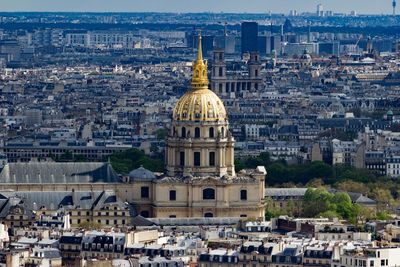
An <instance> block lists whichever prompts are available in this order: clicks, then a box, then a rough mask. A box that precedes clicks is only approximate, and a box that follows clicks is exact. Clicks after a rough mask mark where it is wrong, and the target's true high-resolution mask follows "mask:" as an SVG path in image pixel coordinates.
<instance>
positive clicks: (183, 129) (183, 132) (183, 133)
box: [181, 127, 186, 138]
mask: <svg viewBox="0 0 400 267" xmlns="http://www.w3.org/2000/svg"><path fill="white" fill-rule="evenodd" d="M181 136H182V137H183V138H185V137H186V128H185V127H182V134H181Z"/></svg>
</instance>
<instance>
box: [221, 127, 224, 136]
mask: <svg viewBox="0 0 400 267" xmlns="http://www.w3.org/2000/svg"><path fill="white" fill-rule="evenodd" d="M221 137H222V138H224V137H225V128H224V127H222V128H221Z"/></svg>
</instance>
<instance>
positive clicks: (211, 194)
mask: <svg viewBox="0 0 400 267" xmlns="http://www.w3.org/2000/svg"><path fill="white" fill-rule="evenodd" d="M203 199H206V200H207V199H215V189H213V188H206V189H204V190H203Z"/></svg>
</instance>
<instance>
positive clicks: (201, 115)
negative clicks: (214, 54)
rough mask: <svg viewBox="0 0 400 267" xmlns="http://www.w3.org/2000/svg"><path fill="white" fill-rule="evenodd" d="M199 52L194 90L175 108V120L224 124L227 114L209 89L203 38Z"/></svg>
mask: <svg viewBox="0 0 400 267" xmlns="http://www.w3.org/2000/svg"><path fill="white" fill-rule="evenodd" d="M198 50H199V52H198V56H197V60H196V61H195V62H193V77H192V88H191V89H190V90H189V91H188V92H186V93H185V94H184V95H183V96H182V97H181V98H180V99H179V101H178V103H177V104H176V106H175V108H174V112H173V120H175V121H192V122H201V121H206V122H224V121H226V120H227V114H226V110H225V107H224V104H223V102H222V101H221V99H220V98H219V97H218V96H217V95H216V94H215V93H214V92H213V91H211V90H209V89H208V77H207V62H205V61H204V60H203V56H202V47H201V36H200V37H199V49H198Z"/></svg>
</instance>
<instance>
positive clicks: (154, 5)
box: [0, 0, 400, 14]
mask: <svg viewBox="0 0 400 267" xmlns="http://www.w3.org/2000/svg"><path fill="white" fill-rule="evenodd" d="M398 1H399V0H398ZM391 2H392V0H0V11H82V12H85V11H94V12H97V11H100V12H101V11H112V12H118V11H127V12H136V11H139V12H140V11H158V12H165V11H167V12H204V11H212V12H221V11H223V12H249V13H250V12H256V13H263V12H267V11H269V10H271V11H272V12H283V13H288V12H289V10H291V9H295V10H298V11H314V10H316V5H317V4H318V3H321V4H323V6H324V10H333V11H336V12H350V11H351V10H356V11H357V12H358V13H368V14H388V13H391V10H392V9H391ZM399 9H400V3H399ZM399 11H400V10H399Z"/></svg>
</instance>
